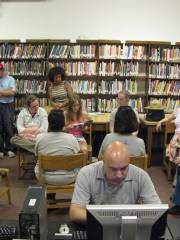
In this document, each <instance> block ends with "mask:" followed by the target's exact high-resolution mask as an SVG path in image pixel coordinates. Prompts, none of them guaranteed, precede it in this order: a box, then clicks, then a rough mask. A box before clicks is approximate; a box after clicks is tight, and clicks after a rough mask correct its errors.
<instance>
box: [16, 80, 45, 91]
mask: <svg viewBox="0 0 180 240" xmlns="http://www.w3.org/2000/svg"><path fill="white" fill-rule="evenodd" d="M46 85H47V81H40V80H37V79H36V80H24V79H20V80H19V79H17V80H16V89H17V93H18V94H41V93H42V94H46V92H47V89H46Z"/></svg>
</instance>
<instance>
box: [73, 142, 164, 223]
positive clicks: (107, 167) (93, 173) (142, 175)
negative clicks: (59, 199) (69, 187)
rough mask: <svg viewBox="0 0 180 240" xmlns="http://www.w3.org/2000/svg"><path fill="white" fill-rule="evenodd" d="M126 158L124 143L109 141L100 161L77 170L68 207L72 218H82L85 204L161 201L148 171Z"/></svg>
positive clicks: (75, 219)
mask: <svg viewBox="0 0 180 240" xmlns="http://www.w3.org/2000/svg"><path fill="white" fill-rule="evenodd" d="M129 161H130V158H129V154H128V151H127V148H126V146H125V145H124V144H123V143H120V142H113V143H112V144H110V145H109V146H108V147H107V148H106V150H105V152H104V153H103V161H99V162H97V163H94V164H90V165H88V166H85V167H83V168H82V169H81V170H80V172H79V174H78V176H77V179H76V184H75V190H74V193H73V197H72V202H71V207H70V218H71V220H72V221H76V222H80V223H85V222H86V218H87V217H86V205H87V204H135V203H138V202H139V201H141V202H142V203H144V204H158V203H161V201H160V199H159V197H158V195H157V193H156V191H155V188H154V186H153V183H152V181H151V179H150V177H149V176H148V174H147V173H146V172H145V171H144V170H142V169H140V168H138V167H136V166H134V165H131V164H129Z"/></svg>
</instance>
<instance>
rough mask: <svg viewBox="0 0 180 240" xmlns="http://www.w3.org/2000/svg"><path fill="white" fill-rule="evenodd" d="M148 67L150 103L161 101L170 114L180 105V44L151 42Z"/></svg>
mask: <svg viewBox="0 0 180 240" xmlns="http://www.w3.org/2000/svg"><path fill="white" fill-rule="evenodd" d="M148 65H149V76H148V77H149V79H148V101H149V102H151V101H152V100H154V99H159V101H161V103H162V105H163V106H164V108H165V112H167V113H170V112H172V111H173V109H174V108H175V107H176V106H179V104H180V101H179V96H180V44H179V43H176V44H175V45H171V43H170V42H151V43H150V45H149V64H148Z"/></svg>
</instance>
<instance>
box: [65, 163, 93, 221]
mask: <svg viewBox="0 0 180 240" xmlns="http://www.w3.org/2000/svg"><path fill="white" fill-rule="evenodd" d="M90 169H91V168H90V167H89V166H85V167H83V168H81V170H80V171H79V173H78V176H77V178H76V183H75V188H74V193H73V197H72V201H71V206H70V212H69V214H70V218H71V220H72V221H75V222H78V223H85V222H86V220H87V219H86V205H87V204H89V203H90V199H91V194H92V193H91V181H92V179H91V178H92V177H91V174H90V171H91V170H90Z"/></svg>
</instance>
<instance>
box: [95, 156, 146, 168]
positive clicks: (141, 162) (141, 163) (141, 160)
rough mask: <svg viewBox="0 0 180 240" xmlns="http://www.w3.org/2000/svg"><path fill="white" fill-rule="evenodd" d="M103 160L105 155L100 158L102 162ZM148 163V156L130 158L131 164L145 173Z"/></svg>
mask: <svg viewBox="0 0 180 240" xmlns="http://www.w3.org/2000/svg"><path fill="white" fill-rule="evenodd" d="M102 159H103V155H101V156H100V157H99V158H98V160H99V161H101V160H102ZM147 163H148V156H147V155H146V154H145V155H143V156H139V157H134V156H131V157H130V164H133V165H135V166H137V167H140V168H142V169H144V170H145V171H147Z"/></svg>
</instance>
